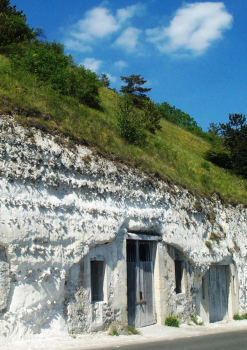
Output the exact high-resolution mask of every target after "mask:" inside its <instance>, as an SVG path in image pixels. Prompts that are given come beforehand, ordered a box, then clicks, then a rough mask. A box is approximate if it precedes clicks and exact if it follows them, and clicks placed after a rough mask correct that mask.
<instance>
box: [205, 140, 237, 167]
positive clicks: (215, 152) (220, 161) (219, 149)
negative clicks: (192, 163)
mask: <svg viewBox="0 0 247 350" xmlns="http://www.w3.org/2000/svg"><path fill="white" fill-rule="evenodd" d="M205 158H206V159H207V160H209V161H210V162H212V163H214V164H216V165H217V166H219V167H221V168H225V169H232V167H233V164H232V160H231V154H230V151H229V150H228V149H227V148H225V147H224V146H222V145H221V144H218V145H213V146H212V147H211V148H210V149H208V150H207V152H206V153H205Z"/></svg>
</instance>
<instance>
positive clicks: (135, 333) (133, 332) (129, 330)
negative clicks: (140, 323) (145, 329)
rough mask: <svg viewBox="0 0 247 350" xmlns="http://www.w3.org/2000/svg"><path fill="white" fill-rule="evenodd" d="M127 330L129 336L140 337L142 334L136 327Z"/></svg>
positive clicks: (129, 327)
mask: <svg viewBox="0 0 247 350" xmlns="http://www.w3.org/2000/svg"><path fill="white" fill-rule="evenodd" d="M127 330H128V332H129V334H133V335H140V332H139V331H138V330H137V329H136V328H135V327H132V326H130V325H128V326H127Z"/></svg>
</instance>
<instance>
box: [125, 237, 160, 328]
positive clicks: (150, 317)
mask: <svg viewBox="0 0 247 350" xmlns="http://www.w3.org/2000/svg"><path fill="white" fill-rule="evenodd" d="M153 249H154V243H153V242H148V241H135V240H127V298H128V323H129V325H131V326H133V327H137V328H138V327H144V326H148V325H150V324H154V323H155V317H154V295H153V255H154V254H153Z"/></svg>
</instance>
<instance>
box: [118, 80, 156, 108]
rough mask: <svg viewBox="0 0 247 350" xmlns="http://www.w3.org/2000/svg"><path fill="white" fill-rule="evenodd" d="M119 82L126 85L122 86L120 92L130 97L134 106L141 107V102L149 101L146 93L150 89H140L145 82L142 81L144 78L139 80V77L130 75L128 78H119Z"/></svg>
mask: <svg viewBox="0 0 247 350" xmlns="http://www.w3.org/2000/svg"><path fill="white" fill-rule="evenodd" d="M121 80H123V81H124V82H125V83H126V84H127V85H122V86H121V89H120V92H122V93H123V94H128V95H130V96H131V99H132V101H133V103H134V105H136V106H142V101H143V100H148V99H149V97H148V96H147V95H146V92H148V91H150V90H152V89H151V88H144V87H142V85H144V84H145V83H146V82H147V81H146V80H144V78H140V75H136V74H132V75H130V76H129V77H123V76H121Z"/></svg>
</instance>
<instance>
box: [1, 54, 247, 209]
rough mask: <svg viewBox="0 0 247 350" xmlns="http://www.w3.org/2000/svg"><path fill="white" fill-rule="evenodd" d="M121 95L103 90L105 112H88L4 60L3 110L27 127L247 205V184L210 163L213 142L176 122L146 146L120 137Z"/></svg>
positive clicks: (192, 188)
mask: <svg viewBox="0 0 247 350" xmlns="http://www.w3.org/2000/svg"><path fill="white" fill-rule="evenodd" d="M117 98H118V95H117V94H116V93H115V92H113V91H111V90H109V89H107V88H103V87H102V88H100V99H101V109H100V110H96V109H92V108H89V107H87V106H85V105H83V104H80V103H79V101H78V100H77V99H75V98H72V97H68V96H62V95H60V94H58V93H57V92H55V91H54V90H52V89H51V88H49V87H48V86H46V85H45V84H42V82H40V81H38V80H37V79H36V78H35V76H33V75H32V74H28V73H27V72H24V71H22V70H13V69H12V68H11V64H10V61H9V59H8V58H6V57H5V56H0V112H1V113H2V114H15V115H16V116H17V119H18V120H19V121H20V122H21V123H22V124H23V125H25V126H30V125H32V126H36V127H38V128H41V129H42V130H44V131H47V132H50V133H52V134H56V135H58V136H57V137H58V138H63V136H66V137H69V142H68V141H67V144H68V146H72V144H73V143H75V142H76V143H83V144H86V145H88V146H89V147H92V148H94V149H95V151H96V152H100V153H101V154H103V155H104V156H105V157H107V158H110V159H113V160H115V161H117V162H123V163H125V164H127V165H130V166H133V167H136V168H138V169H140V170H143V171H145V172H146V173H147V174H148V176H150V178H153V177H158V178H161V179H164V180H166V181H170V182H174V183H177V184H180V185H182V186H184V187H186V188H188V189H189V190H190V191H193V192H194V193H196V194H199V195H202V196H207V197H210V196H211V194H212V193H213V192H216V193H218V194H219V195H220V197H221V199H222V200H223V201H224V202H225V203H227V202H234V203H243V204H247V193H246V189H247V181H246V180H243V179H241V178H240V177H237V176H235V175H232V174H230V172H228V171H227V170H225V169H222V168H218V167H217V166H215V165H214V164H212V163H210V162H208V161H206V160H205V152H206V151H207V150H208V149H209V148H210V144H209V143H208V142H207V141H205V140H204V139H202V138H200V137H197V136H195V135H193V134H191V133H189V132H186V131H185V130H184V129H181V128H179V127H178V126H176V125H175V124H172V123H169V122H168V121H166V120H164V119H162V120H161V126H162V129H161V131H157V132H156V134H151V133H149V134H148V142H147V145H146V146H144V147H138V146H135V145H131V144H128V143H127V142H125V141H124V140H123V139H121V138H120V136H119V134H118V126H117V119H116V103H117Z"/></svg>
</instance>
